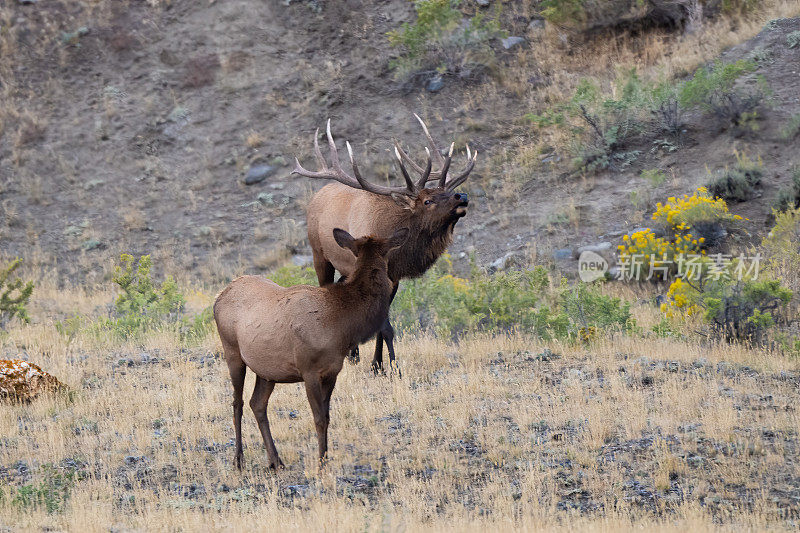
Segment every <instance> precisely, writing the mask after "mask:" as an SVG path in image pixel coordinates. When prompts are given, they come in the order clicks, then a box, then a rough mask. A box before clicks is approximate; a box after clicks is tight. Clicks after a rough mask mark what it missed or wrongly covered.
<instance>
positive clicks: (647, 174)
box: [639, 168, 667, 187]
mask: <svg viewBox="0 0 800 533" xmlns="http://www.w3.org/2000/svg"><path fill="white" fill-rule="evenodd" d="M639 176H640V177H641V178H642V179H643V180H645V181H647V182H648V183H650V185H652V186H653V187H659V186H661V185H663V184H664V182H665V181H667V174H666V172H664V171H663V170H661V169H660V168H650V169H645V170H642V172H641V173H640V174H639Z"/></svg>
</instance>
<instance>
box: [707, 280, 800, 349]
mask: <svg viewBox="0 0 800 533" xmlns="http://www.w3.org/2000/svg"><path fill="white" fill-rule="evenodd" d="M702 293H703V296H702V307H703V308H704V318H705V320H706V321H707V322H709V323H710V324H711V325H712V327H713V329H714V330H715V331H716V332H717V333H718V334H720V335H722V336H723V337H724V338H725V339H727V340H737V341H746V342H753V343H761V342H762V341H763V339H764V335H765V333H766V332H767V330H768V329H769V328H771V327H772V326H774V325H775V324H776V321H777V320H779V319H781V318H785V312H786V310H787V304H788V303H789V301H790V300H791V299H792V291H791V290H789V289H787V288H786V287H784V286H783V285H781V282H780V281H778V280H772V279H765V280H759V281H755V280H746V281H742V282H736V283H734V282H730V281H727V280H718V281H711V282H709V283H707V284H706V285H705V286H704V287H703V288H702Z"/></svg>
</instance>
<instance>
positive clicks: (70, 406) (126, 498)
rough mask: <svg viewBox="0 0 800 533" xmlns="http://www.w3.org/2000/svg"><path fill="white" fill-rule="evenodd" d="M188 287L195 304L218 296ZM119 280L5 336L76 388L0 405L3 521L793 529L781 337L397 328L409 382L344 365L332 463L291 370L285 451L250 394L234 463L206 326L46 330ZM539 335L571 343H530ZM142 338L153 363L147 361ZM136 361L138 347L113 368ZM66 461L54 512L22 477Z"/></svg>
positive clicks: (282, 438)
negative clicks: (274, 468) (449, 334)
mask: <svg viewBox="0 0 800 533" xmlns="http://www.w3.org/2000/svg"><path fill="white" fill-rule="evenodd" d="M185 292H187V294H189V295H190V303H191V304H192V305H193V306H194V307H197V308H202V307H204V306H205V305H208V303H209V302H210V298H211V294H212V291H203V290H191V291H185ZM112 297H113V295H112V294H111V293H110V292H107V291H101V290H97V291H92V290H87V289H71V290H58V289H57V288H56V287H54V286H48V283H47V282H44V283H43V286H40V288H39V292H38V296H37V299H36V300H35V306H34V307H33V309H32V315H33V318H34V323H33V324H32V325H30V326H28V327H20V326H16V327H14V328H12V329H11V330H10V331H9V332H8V334H7V335H5V336H4V337H2V352H3V354H4V355H5V356H9V357H14V356H18V355H20V354H22V355H25V356H27V357H28V358H29V359H30V360H32V361H33V362H35V363H37V364H40V365H41V366H42V368H43V369H45V370H46V371H49V372H51V373H53V374H54V375H56V376H57V377H58V378H59V379H61V380H62V381H65V382H66V383H67V384H68V385H69V386H70V387H71V388H72V389H73V391H74V394H73V395H72V396H69V397H57V398H42V399H39V400H36V401H34V402H33V403H31V404H29V405H16V406H6V407H4V408H3V409H2V410H1V411H0V435H2V437H0V443H2V446H0V491H2V492H3V493H4V494H5V496H6V497H5V498H4V499H0V526H2V525H6V526H11V527H12V528H14V529H20V530H30V529H40V528H42V527H45V528H55V529H66V530H77V529H81V530H85V531H100V530H103V531H105V530H108V528H109V527H116V528H137V529H148V530H150V529H163V530H196V529H225V530H232V531H244V530H250V529H252V528H253V527H254V526H255V525H256V524H264V523H265V520H268V523H269V524H270V527H275V528H278V527H279V528H281V529H292V530H308V529H314V530H347V531H355V530H360V531H361V530H369V531H372V530H386V529H390V530H403V529H408V530H423V529H428V530H459V531H463V530H476V531H477V530H486V529H492V530H496V529H522V530H540V529H563V530H567V529H569V530H574V529H579V530H587V531H590V530H591V531H593V530H602V531H608V530H619V529H634V528H635V529H648V530H650V529H656V530H681V531H683V530H701V531H702V530H732V529H734V528H735V529H742V528H743V529H748V530H762V529H768V528H783V527H786V528H789V527H791V524H793V523H794V522H793V520H795V521H796V520H797V516H798V513H799V512H800V507H798V504H797V498H796V496H797V495H798V494H800V492H798V491H800V471H798V466H797V465H798V464H800V462H798V459H800V448H799V447H798V442H797V432H798V423H799V422H800V420H798V416H797V413H796V410H795V406H796V404H797V402H798V399H800V398H798V396H800V392H798V387H797V376H798V371H800V365H799V364H798V362H797V361H796V360H791V359H787V358H785V357H782V356H780V355H777V354H774V353H769V352H758V351H752V350H748V349H744V348H741V347H732V346H716V345H704V344H700V343H696V342H679V341H668V340H653V339H651V340H642V339H627V338H617V339H613V340H611V339H605V340H601V341H598V342H597V343H596V344H593V345H589V346H564V345H558V344H555V345H549V346H545V345H543V344H541V343H540V342H539V341H537V340H535V339H529V338H526V337H525V336H524V335H513V336H509V335H500V336H494V337H472V338H469V339H464V340H463V341H462V342H461V343H459V344H452V343H449V342H444V341H441V340H437V339H434V338H430V337H423V338H409V337H405V338H403V339H401V341H400V342H399V353H400V356H401V361H402V364H403V371H404V378H403V379H402V380H389V379H384V378H381V379H378V378H374V377H372V376H371V375H370V373H369V371H368V365H367V364H366V362H363V361H362V364H361V365H359V366H357V367H354V366H349V365H348V366H346V368H345V369H344V371H343V372H342V374H341V375H340V378H339V383H338V386H337V388H336V391H335V392H334V397H333V407H332V417H331V418H332V426H331V454H330V463H329V464H328V466H327V467H326V468H325V469H324V470H323V471H321V472H320V471H318V470H317V467H316V461H315V455H316V440H315V438H314V428H313V421H312V419H311V414H310V410H309V408H308V405H307V402H306V399H305V394H304V392H303V388H302V386H301V385H298V384H293V385H280V386H278V388H277V389H276V392H275V394H274V395H273V398H272V403H271V406H270V411H269V412H270V417H271V420H270V421H271V426H272V430H273V434H274V435H275V438H276V442H277V445H278V448H279V452H280V453H281V454H282V458H283V460H284V462H285V463H286V464H287V465H288V467H287V468H286V469H285V470H283V471H280V472H278V473H277V474H275V473H271V472H269V471H268V470H267V469H266V464H267V461H266V456H265V453H264V450H263V446H262V444H261V440H260V436H259V434H258V431H257V429H256V424H255V422H254V420H253V417H252V414H251V413H249V412H246V413H245V418H244V432H245V435H244V440H245V445H246V449H245V467H244V470H243V471H242V472H241V473H240V472H237V471H235V469H234V468H233V465H232V461H231V459H232V457H233V449H232V444H231V441H232V437H233V429H232V427H231V426H232V424H231V416H230V414H231V413H230V410H231V408H230V401H231V397H230V385H229V382H228V377H227V369H226V367H225V365H224V362H222V361H221V360H220V358H219V355H218V354H219V352H220V350H219V347H218V343H217V340H216V338H215V337H214V336H213V335H212V336H209V337H208V338H206V339H205V340H203V341H202V342H200V344H199V345H195V346H192V347H185V346H182V345H181V343H180V342H179V340H178V339H177V338H176V337H175V335H173V334H171V333H153V334H152V335H150V336H148V337H147V338H146V339H144V340H142V341H141V342H139V343H124V342H122V343H121V342H119V341H114V340H113V339H111V338H102V337H101V338H97V337H90V336H85V335H78V336H77V337H75V338H73V339H72V340H71V341H69V340H68V339H67V338H65V337H63V336H61V335H59V334H58V333H57V332H56V330H55V328H54V327H53V321H54V320H55V318H56V317H64V316H69V315H70V314H72V313H74V312H78V313H81V314H85V315H90V316H91V315H96V314H102V311H101V310H102V308H103V306H104V305H105V304H106V303H108V302H109V301H111V299H112ZM639 318H640V319H641V320H642V322H643V323H647V321H648V320H649V319H648V317H646V316H641V317H639ZM545 348H549V349H551V350H552V351H553V352H555V353H557V354H560V355H561V357H560V358H556V359H552V360H549V361H546V360H537V359H536V357H535V356H536V354H538V353H541V352H542V351H543V350H544V349H545ZM142 352H146V353H147V354H149V355H150V356H152V357H157V358H158V359H159V361H157V362H150V363H141V362H140V355H139V354H141V353H142ZM125 357H130V358H132V359H133V360H134V363H135V364H134V365H133V366H128V364H127V363H126V364H123V365H120V364H119V362H118V361H119V360H120V359H121V358H125ZM252 384H253V379H252V376H251V377H250V379H249V380H248V389H250V388H251V387H252ZM68 460H73V461H74V462H75V464H78V465H79V475H78V480H77V481H76V482H75V485H74V487H73V488H72V489H71V491H70V496H69V498H68V499H67V500H66V502H65V504H64V505H63V508H62V509H61V510H56V511H54V512H51V513H48V512H47V511H46V510H45V509H43V508H36V507H29V506H28V507H26V506H24V505H23V504H21V503H19V501H17V502H16V503H15V501H14V500H13V498H12V493H13V492H14V491H16V490H18V488H19V487H20V486H22V485H24V484H33V485H35V486H39V484H40V483H41V482H42V480H43V479H45V476H46V475H47V474H46V473H45V470H44V469H42V468H41V465H44V464H48V463H50V464H56V465H60V467H61V468H62V469H63V468H66V467H67V465H68V464H69V461H68ZM18 461H23V462H24V463H25V465H27V466H28V468H29V469H30V477H26V475H25V474H24V473H23V474H20V470H19V469H18V468H17V466H18V464H19V463H18Z"/></svg>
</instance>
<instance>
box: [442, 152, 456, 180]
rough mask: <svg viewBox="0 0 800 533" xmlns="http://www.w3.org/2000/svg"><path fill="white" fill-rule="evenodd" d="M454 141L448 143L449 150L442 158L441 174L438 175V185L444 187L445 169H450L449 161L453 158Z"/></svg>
mask: <svg viewBox="0 0 800 533" xmlns="http://www.w3.org/2000/svg"><path fill="white" fill-rule="evenodd" d="M455 145H456V143H451V144H450V150H449V151H448V152H447V157H445V158H444V165H443V166H442V175H441V176H440V177H439V187H442V188H444V187H445V185H447V171H448V170H450V161H452V160H453V148H454V147H455Z"/></svg>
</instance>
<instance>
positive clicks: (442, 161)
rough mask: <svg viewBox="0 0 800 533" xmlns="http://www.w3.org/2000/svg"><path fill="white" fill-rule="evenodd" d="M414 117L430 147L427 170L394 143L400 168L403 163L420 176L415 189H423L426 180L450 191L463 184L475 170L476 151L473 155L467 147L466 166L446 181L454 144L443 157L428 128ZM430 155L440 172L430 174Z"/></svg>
mask: <svg viewBox="0 0 800 533" xmlns="http://www.w3.org/2000/svg"><path fill="white" fill-rule="evenodd" d="M414 117H415V118H416V119H417V120H418V121H419V124H420V126H422V131H423V133H424V134H425V138H426V139H427V140H428V146H429V147H430V150H429V149H428V148H425V151H426V152H427V153H428V168H427V169H425V170H423V169H422V167H420V166H419V165H418V164H417V163H416V161H414V160H413V159H411V157H409V155H408V154H407V153H406V152H405V151H403V148H402V147H401V146H400V143H399V142H398V141H397V140H395V141H394V146H395V153H396V154H397V159H398V160H399V161H400V164H401V167H402V163H403V161H405V162H406V163H408V164H409V165H410V166H411V168H413V169H414V170H415V171H416V172H417V173H418V174H420V175H421V177H420V179H419V180H418V181H417V184H416V185H417V187H418V188H420V189H421V188H423V187H425V184H426V183H427V182H428V180H430V179H438V180H439V187H442V188H445V189H447V190H450V191H452V190H453V189H455V188H456V187H458V186H459V185H461V184H462V183H464V182H465V181H466V180H467V177H468V176H469V173H470V172H472V169H473V168H475V160H476V158H477V157H478V152H477V150H476V151H475V154H474V155H473V154H472V153H471V152H470V149H469V145H467V166H466V167H465V169H464V170H463V171H462V172H461V174H459V175H458V176H457V177H455V178H453V179H450V180H448V179H447V172H448V170H449V169H450V161H451V160H452V157H453V147H454V145H455V143H452V144H450V150H449V151H448V154H447V155H446V156H443V155H442V151H441V149H440V148H439V146H438V145H437V144H436V141H434V140H433V137H431V134H430V132H429V131H428V126H426V125H425V122H423V120H422V119H421V118H420V117H419V115H417V114H416V113H414ZM431 154H433V157H434V158H435V159H436V163H437V164H438V165H440V169H441V170H439V171H438V172H431V167H430V161H431Z"/></svg>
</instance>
